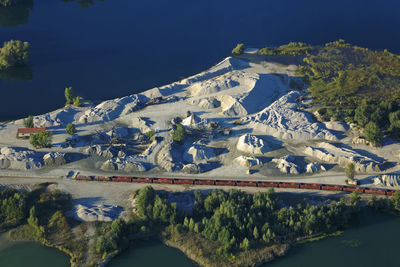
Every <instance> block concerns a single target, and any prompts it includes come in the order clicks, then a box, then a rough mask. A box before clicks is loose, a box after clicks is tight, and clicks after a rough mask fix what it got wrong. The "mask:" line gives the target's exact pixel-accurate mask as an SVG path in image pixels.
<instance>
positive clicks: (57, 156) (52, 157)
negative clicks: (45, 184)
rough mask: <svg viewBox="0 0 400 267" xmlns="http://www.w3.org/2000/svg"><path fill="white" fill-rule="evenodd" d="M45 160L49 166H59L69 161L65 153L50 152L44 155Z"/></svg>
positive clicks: (45, 163)
mask: <svg viewBox="0 0 400 267" xmlns="http://www.w3.org/2000/svg"><path fill="white" fill-rule="evenodd" d="M43 162H44V165H47V166H59V165H63V164H65V163H67V160H66V159H65V153H61V152H49V153H47V154H46V155H44V156H43Z"/></svg>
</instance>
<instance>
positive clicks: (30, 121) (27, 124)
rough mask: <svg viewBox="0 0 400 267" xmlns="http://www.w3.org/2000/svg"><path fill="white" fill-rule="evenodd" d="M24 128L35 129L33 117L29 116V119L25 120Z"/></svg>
mask: <svg viewBox="0 0 400 267" xmlns="http://www.w3.org/2000/svg"><path fill="white" fill-rule="evenodd" d="M24 126H25V128H34V127H35V126H34V124H33V116H32V115H29V116H28V118H26V119H25V120H24Z"/></svg>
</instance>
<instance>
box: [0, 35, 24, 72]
mask: <svg viewBox="0 0 400 267" xmlns="http://www.w3.org/2000/svg"><path fill="white" fill-rule="evenodd" d="M29 51H30V46H29V43H28V42H21V41H14V40H11V41H9V42H5V43H4V46H3V48H1V50H0V70H4V69H7V68H10V67H16V66H23V65H25V64H26V62H27V61H28V58H29Z"/></svg>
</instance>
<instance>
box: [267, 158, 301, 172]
mask: <svg viewBox="0 0 400 267" xmlns="http://www.w3.org/2000/svg"><path fill="white" fill-rule="evenodd" d="M295 160H296V159H295V157H293V156H290V155H287V156H284V157H282V158H279V159H272V162H274V163H275V164H276V167H277V168H278V169H279V170H280V172H281V173H285V174H289V173H290V174H299V173H301V171H302V170H301V168H300V166H298V165H297V164H296V163H295Z"/></svg>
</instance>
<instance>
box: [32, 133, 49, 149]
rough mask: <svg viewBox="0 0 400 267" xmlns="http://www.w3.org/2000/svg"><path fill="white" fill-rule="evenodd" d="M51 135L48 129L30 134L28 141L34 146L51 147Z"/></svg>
mask: <svg viewBox="0 0 400 267" xmlns="http://www.w3.org/2000/svg"><path fill="white" fill-rule="evenodd" d="M52 140H53V135H52V134H51V132H49V131H44V132H37V133H34V134H31V136H30V138H29V142H30V143H31V145H32V146H33V147H35V148H45V147H51V143H52Z"/></svg>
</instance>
